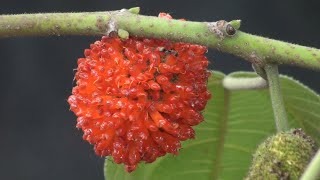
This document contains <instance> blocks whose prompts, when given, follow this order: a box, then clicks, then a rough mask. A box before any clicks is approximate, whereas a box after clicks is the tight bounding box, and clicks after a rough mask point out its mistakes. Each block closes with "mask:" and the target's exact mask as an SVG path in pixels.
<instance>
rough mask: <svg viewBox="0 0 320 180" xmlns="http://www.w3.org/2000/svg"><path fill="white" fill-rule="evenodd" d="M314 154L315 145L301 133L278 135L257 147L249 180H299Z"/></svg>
mask: <svg viewBox="0 0 320 180" xmlns="http://www.w3.org/2000/svg"><path fill="white" fill-rule="evenodd" d="M315 153H316V147H315V143H314V141H313V140H312V139H311V138H310V137H308V136H306V135H305V134H304V132H303V131H302V130H301V129H294V130H291V131H289V132H281V133H278V134H276V135H274V136H272V137H269V138H268V139H267V140H266V141H265V142H263V143H262V144H261V145H260V146H259V147H258V149H257V151H256V152H255V154H254V156H253V162H252V166H251V168H250V170H249V173H248V176H247V177H246V180H260V179H268V180H273V179H274V180H278V179H279V180H289V179H290V180H295V179H299V177H300V176H301V175H302V173H303V171H304V169H305V168H306V166H307V165H308V163H309V161H310V160H311V159H312V157H313V156H314V154H315Z"/></svg>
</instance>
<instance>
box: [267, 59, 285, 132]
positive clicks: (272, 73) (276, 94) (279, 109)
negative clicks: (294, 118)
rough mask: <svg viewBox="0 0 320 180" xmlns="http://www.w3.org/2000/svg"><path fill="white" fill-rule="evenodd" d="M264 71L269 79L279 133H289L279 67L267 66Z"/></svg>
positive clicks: (274, 65)
mask: <svg viewBox="0 0 320 180" xmlns="http://www.w3.org/2000/svg"><path fill="white" fill-rule="evenodd" d="M264 69H265V71H266V74H267V78H268V84H269V91H270V96H271V102H272V108H273V114H274V118H275V122H276V127H277V131H278V132H281V131H287V130H289V127H288V120H287V114H286V109H285V107H284V103H283V97H282V93H281V89H280V82H279V72H278V65H276V64H267V65H266V66H265V68H264Z"/></svg>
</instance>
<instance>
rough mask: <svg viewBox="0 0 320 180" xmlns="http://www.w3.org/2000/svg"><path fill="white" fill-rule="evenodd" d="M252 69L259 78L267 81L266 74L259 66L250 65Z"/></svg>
mask: <svg viewBox="0 0 320 180" xmlns="http://www.w3.org/2000/svg"><path fill="white" fill-rule="evenodd" d="M252 69H253V70H254V71H255V72H256V73H257V74H258V75H259V76H260V77H262V78H263V79H265V80H267V79H268V77H267V74H266V71H265V70H264V69H263V68H262V67H261V66H259V65H258V64H255V63H253V64H252Z"/></svg>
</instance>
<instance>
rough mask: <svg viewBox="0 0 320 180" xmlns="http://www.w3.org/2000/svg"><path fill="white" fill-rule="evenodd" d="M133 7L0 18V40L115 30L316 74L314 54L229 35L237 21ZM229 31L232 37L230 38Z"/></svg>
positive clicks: (319, 65)
mask: <svg viewBox="0 0 320 180" xmlns="http://www.w3.org/2000/svg"><path fill="white" fill-rule="evenodd" d="M138 12H139V9H137V8H133V9H130V10H129V11H128V10H120V11H108V12H88V13H43V14H20V15H2V16H0V38H4V37H15V36H48V35H99V36H101V35H107V34H108V33H109V32H112V31H117V30H118V29H119V28H120V29H123V30H126V31H128V32H129V33H130V35H134V36H139V37H149V38H151V37H152V38H164V39H170V40H173V41H183V42H190V43H196V44H201V45H205V46H208V47H210V48H215V49H218V50H221V51H223V52H227V53H231V54H234V55H236V56H239V57H242V58H244V59H246V60H248V61H250V62H251V63H254V64H257V65H260V66H263V65H265V64H266V63H277V64H292V65H296V66H300V67H306V68H310V69H317V70H320V50H318V49H314V48H309V47H305V46H299V45H294V44H290V43H286V42H282V41H277V40H271V39H267V38H263V37H259V36H255V35H251V34H247V33H244V32H241V31H238V30H237V31H233V30H235V29H237V28H239V26H240V21H231V22H230V23H227V22H225V21H218V22H211V23H208V22H191V21H180V20H168V19H163V18H157V17H153V16H143V15H138V14H136V13H138ZM233 33H235V34H234V35H233Z"/></svg>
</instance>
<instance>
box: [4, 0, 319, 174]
mask: <svg viewBox="0 0 320 180" xmlns="http://www.w3.org/2000/svg"><path fill="white" fill-rule="evenodd" d="M134 6H140V7H141V9H142V12H141V13H143V14H146V15H157V14H158V12H160V11H161V12H169V13H171V14H172V15H173V16H174V17H175V18H186V19H189V20H197V21H216V20H220V19H225V20H232V19H242V27H241V30H243V31H246V32H249V33H253V34H258V35H262V36H266V37H270V38H275V39H281V40H284V41H289V42H293V43H298V44H302V45H309V46H314V47H318V48H320V41H319V39H320V23H319V18H320V10H319V7H320V1H318V0H308V1H303V0H281V1H279V0H267V1H257V0H252V1H250V0H247V1H241V0H223V1H222V0H220V1H217V0H196V1H195V0H193V1H191V0H190V1H188V0H174V1H173V0H158V1H155V0H135V1H133V0H113V1H110V0H77V1H74V0H73V1H71V0H41V1H38V0H33V1H32V0H10V1H8V0H3V1H1V6H0V14H18V13H38V12H70V11H72V12H76V11H105V10H116V9H122V8H130V7H134ZM96 39H99V37H85V36H83V37H70V36H68V37H28V38H10V39H0V63H1V66H0V82H1V85H0V86H1V88H0V180H19V179H23V180H42V179H46V180H55V179H60V180H73V179H76V180H88V179H94V180H103V170H102V167H103V159H102V158H99V157H97V156H96V155H95V154H94V152H93V148H92V146H91V145H89V144H88V143H87V142H84V141H83V140H82V133H81V132H80V131H79V130H77V129H76V128H75V122H76V121H75V120H76V118H75V116H74V115H73V113H72V112H70V111H69V106H68V104H67V101H66V100H67V98H68V96H69V95H70V93H71V89H72V86H73V85H74V84H73V82H72V81H73V75H74V71H73V69H74V68H75V67H76V61H77V58H79V57H82V56H83V50H84V49H85V48H87V47H88V46H89V44H90V43H91V42H94V41H95V40H96ZM208 57H209V59H210V60H212V62H211V67H212V68H213V69H215V70H220V71H223V72H225V73H229V72H232V71H237V70H251V65H250V64H249V63H247V62H246V61H243V60H240V59H239V58H236V57H233V56H231V55H228V54H223V53H220V52H217V51H215V50H210V51H209V54H208ZM280 71H281V73H283V74H288V75H290V76H293V77H294V78H295V79H298V80H300V81H302V82H304V83H305V84H306V85H307V86H309V87H311V88H312V89H314V90H316V91H317V92H320V83H319V72H316V71H312V70H305V69H302V68H297V67H289V66H281V68H280Z"/></svg>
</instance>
